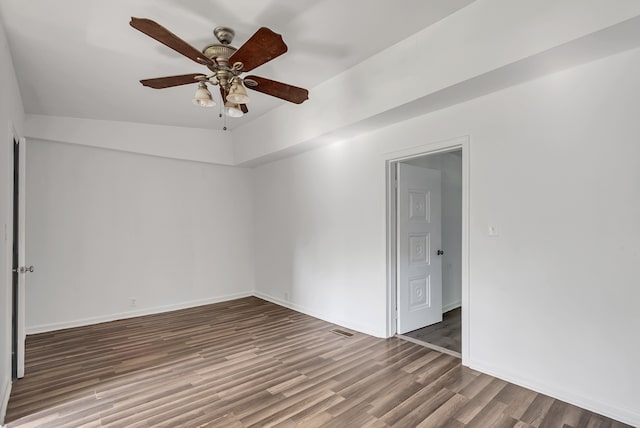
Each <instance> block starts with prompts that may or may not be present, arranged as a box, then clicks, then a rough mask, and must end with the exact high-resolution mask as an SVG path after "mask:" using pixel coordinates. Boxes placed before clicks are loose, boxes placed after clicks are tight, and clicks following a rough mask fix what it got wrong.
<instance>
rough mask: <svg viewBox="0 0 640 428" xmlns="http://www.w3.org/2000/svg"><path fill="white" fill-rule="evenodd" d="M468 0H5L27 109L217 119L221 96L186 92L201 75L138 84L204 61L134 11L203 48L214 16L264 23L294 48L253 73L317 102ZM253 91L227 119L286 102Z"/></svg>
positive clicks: (389, 73) (239, 28)
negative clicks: (345, 77)
mask: <svg viewBox="0 0 640 428" xmlns="http://www.w3.org/2000/svg"><path fill="white" fill-rule="evenodd" d="M472 1H473V0H404V1H402V2H401V3H398V2H390V1H383V0H349V1H339V0H296V1H293V0H271V1H265V0H237V1H233V2H231V1H225V2H223V1H220V0H190V1H177V0H110V1H105V0H100V1H96V0H59V1H55V2H52V1H49V0H29V1H24V0H2V2H0V14H1V17H2V20H3V26H4V28H5V31H6V33H7V38H8V40H9V45H10V50H11V53H12V57H13V61H14V66H15V69H16V74H17V76H18V81H19V85H20V91H21V94H22V97H23V102H24V106H25V110H26V113H28V114H38V115H49V116H62V117H75V118H87V119H100V120H113V121H127V122H140V123H151V124H165V125H175V126H184V127H195V128H208V129H222V127H223V126H224V125H225V121H224V120H223V119H221V118H219V112H220V109H219V107H215V108H212V109H203V108H200V107H197V106H194V105H193V104H192V103H191V99H192V98H193V94H194V91H195V85H186V86H179V87H174V88H168V89H162V90H156V89H150V88H145V87H143V86H142V85H141V84H140V83H139V80H140V79H145V78H153V77H161V76H169V75H175V74H186V73H201V72H202V73H206V72H207V69H206V68H205V67H204V66H200V65H198V64H196V63H194V62H191V61H190V60H188V59H187V58H185V57H183V56H181V55H179V54H178V53H176V52H174V51H173V50H171V49H169V48H167V47H165V46H163V45H161V44H160V43H158V42H156V41H154V40H152V39H151V38H149V37H147V36H145V35H144V34H142V33H140V32H138V31H136V30H135V29H133V28H131V27H130V26H129V20H130V17H131V16H136V17H144V18H150V19H152V20H154V21H156V22H158V23H160V24H161V25H163V26H165V27H166V28H168V29H169V30H171V31H172V32H173V33H175V34H176V35H178V36H180V37H181V38H183V39H184V40H185V41H187V42H188V43H190V44H191V45H193V46H194V47H197V48H198V49H201V48H203V47H204V46H205V45H207V44H209V43H212V42H214V41H215V39H214V37H213V34H212V30H213V28H215V27H217V26H228V27H231V28H233V29H234V30H235V31H236V37H235V39H234V42H233V45H235V46H236V47H238V46H240V45H242V44H243V43H244V42H245V41H246V40H247V39H248V38H249V37H250V36H251V35H252V34H253V33H254V32H255V31H256V30H257V29H258V28H259V27H261V26H266V27H269V28H271V29H272V30H274V31H275V32H277V33H280V34H282V35H283V37H284V40H285V42H286V44H287V45H288V48H289V51H288V52H287V53H286V54H284V55H283V56H281V57H279V58H276V59H274V60H273V61H271V62H269V63H268V64H265V65H263V66H261V67H259V68H257V69H256V70H255V71H254V72H253V73H252V74H257V75H260V76H264V77H267V78H270V79H273V80H277V81H281V82H286V83H289V84H292V85H296V86H301V87H304V88H307V89H309V90H310V95H309V98H310V100H309V101H307V102H306V103H313V99H314V90H313V88H314V87H315V86H317V85H319V84H320V83H322V82H324V81H326V80H328V79H330V78H332V77H334V76H336V75H338V74H339V73H341V72H343V71H345V70H347V69H349V68H351V67H353V66H354V65H356V64H358V63H360V62H362V61H363V60H364V59H366V58H368V57H370V56H372V55H374V54H376V53H378V52H380V51H381V50H384V49H386V48H388V47H390V46H392V45H394V44H395V43H397V42H399V41H401V40H403V39H405V38H406V37H408V36H410V35H412V34H414V33H416V32H418V31H420V30H422V29H424V28H426V27H428V26H430V25H433V24H434V23H437V22H438V21H440V20H441V19H443V18H445V17H447V16H448V15H450V14H452V13H455V12H456V11H457V10H459V9H461V8H463V7H464V6H466V5H468V4H469V3H471V2H472ZM371 72H372V73H377V74H380V81H381V82H383V81H384V80H385V79H386V78H389V77H394V74H396V73H398V70H396V69H395V68H394V67H393V64H390V65H389V68H388V69H386V70H371ZM371 90H372V91H373V90H375V88H371ZM212 92H213V93H214V96H217V95H218V94H216V93H215V91H212ZM249 95H250V97H251V101H250V104H249V105H248V107H249V110H250V111H249V114H247V115H245V116H244V117H242V118H237V119H231V118H229V119H226V125H227V126H228V127H229V128H230V129H233V128H235V127H238V126H241V125H242V124H245V123H247V122H250V121H252V120H254V119H256V118H257V117H259V116H261V115H263V114H265V113H266V112H268V111H269V110H272V109H274V108H277V107H278V106H280V105H282V104H284V103H286V102H285V101H281V100H279V99H277V98H273V97H270V96H267V95H263V94H261V93H258V92H254V91H250V92H249ZM219 104H220V103H218V105H219ZM300 108H305V107H304V104H303V105H302V106H300Z"/></svg>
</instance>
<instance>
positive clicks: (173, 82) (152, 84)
mask: <svg viewBox="0 0 640 428" xmlns="http://www.w3.org/2000/svg"><path fill="white" fill-rule="evenodd" d="M197 77H207V76H205V75H204V74H200V73H194V74H181V75H179V76H167V77H158V78H156V79H144V80H141V81H140V83H142V84H143V85H144V86H147V87H149V88H153V89H164V88H170V87H172V86H180V85H188V84H189V83H197V82H198V80H197Z"/></svg>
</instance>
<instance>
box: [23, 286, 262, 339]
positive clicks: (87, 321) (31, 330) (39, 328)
mask: <svg viewBox="0 0 640 428" xmlns="http://www.w3.org/2000/svg"><path fill="white" fill-rule="evenodd" d="M253 295H254V293H253V292H252V291H246V292H243V293H234V294H227V295H225V296H217V297H211V298H207V299H201V300H192V301H189V302H182V303H177V304H172V305H163V306H155V307H152V308H144V309H138V310H135V311H128V312H120V313H115V314H109V315H103V316H98V317H90V318H83V319H78V320H71V321H63V322H56V323H50V324H41V325H34V326H29V327H27V328H26V332H27V334H28V335H29V334H37V333H45V332H48V331H55V330H62V329H65V328H74V327H83V326H87V325H92V324H99V323H103V322H109V321H117V320H122V319H126V318H135V317H141V316H144V315H153V314H159V313H162V312H171V311H177V310H180V309H188V308H194V307H196V306H203V305H210V304H212V303H220V302H226V301H228V300H234V299H241V298H243V297H249V296H253Z"/></svg>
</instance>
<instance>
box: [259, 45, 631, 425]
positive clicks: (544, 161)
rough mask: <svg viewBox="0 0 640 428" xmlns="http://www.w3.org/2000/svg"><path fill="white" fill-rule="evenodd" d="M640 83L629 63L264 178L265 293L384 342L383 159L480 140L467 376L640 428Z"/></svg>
mask: <svg viewBox="0 0 640 428" xmlns="http://www.w3.org/2000/svg"><path fill="white" fill-rule="evenodd" d="M638 75H640V52H639V51H638V50H634V51H629V52H627V53H624V54H619V55H616V56H612V57H609V58H607V59H604V60H600V61H597V62H593V63H590V64H587V65H584V66H581V67H578V68H574V69H570V70H566V71H564V72H560V73H556V74H553V75H549V76H547V77H544V78H541V79H538V80H535V81H532V82H529V83H527V84H523V85H520V86H516V87H513V88H510V89H506V90H503V91H501V92H498V93H495V94H492V95H488V96H485V97H482V98H478V99H476V100H473V101H470V102H467V103H464V104H461V105H458V106H454V107H451V108H448V109H446V110H441V111H438V112H435V113H432V114H429V115H426V116H422V117H419V118H417V119H413V120H409V121H406V122H402V123H398V124H397V125H394V126H392V127H388V128H385V129H383V130H381V131H379V132H376V133H374V134H368V135H362V136H360V137H358V138H354V139H352V140H350V141H346V142H342V143H339V144H336V145H333V146H329V147H326V148H322V149H318V150H316V151H314V152H311V153H305V154H302V155H298V156H296V157H293V158H289V159H285V160H280V161H276V162H273V163H271V164H268V165H264V166H261V167H258V168H257V169H256V171H255V177H254V179H255V191H256V202H255V212H256V215H255V218H254V221H255V228H256V237H257V240H256V289H257V290H258V292H259V293H261V294H262V295H265V296H269V297H271V298H272V299H273V300H277V301H282V300H283V299H284V293H288V296H289V299H290V300H291V302H292V303H291V306H293V307H297V308H300V309H303V310H305V311H307V312H309V313H314V314H317V315H318V316H320V317H321V318H325V319H328V320H331V321H334V322H339V323H343V324H344V325H346V326H351V327H353V328H359V329H360V330H362V331H365V332H367V333H371V334H374V335H378V336H383V335H385V332H386V324H385V321H386V312H385V304H384V301H385V298H386V293H387V288H386V282H385V194H384V186H385V169H384V158H386V157H388V156H389V155H388V154H386V153H390V152H394V151H401V150H404V149H407V148H409V147H414V146H420V145H423V144H425V143H428V142H435V141H442V140H446V139H449V138H452V137H458V136H461V135H470V139H471V148H470V165H471V175H470V177H471V178H470V180H471V188H470V195H471V196H470V197H471V200H470V218H471V224H470V312H469V316H470V326H471V327H470V332H469V334H470V349H469V358H468V361H466V362H467V363H468V364H469V365H471V366H472V367H475V368H478V369H481V370H483V371H486V372H489V373H492V374H495V375H497V376H498V377H502V378H505V379H508V380H511V381H513V382H515V383H518V384H521V385H525V386H529V387H532V388H534V389H536V390H539V391H542V392H545V393H548V394H551V395H553V396H555V397H559V398H561V399H564V400H567V401H570V402H573V403H575V404H578V405H581V406H583V407H586V408H590V409H592V410H595V411H598V412H600V413H604V414H607V415H609V416H613V417H615V418H617V419H621V420H623V421H625V422H627V423H631V424H633V425H640V411H639V409H638V394H637V391H638V390H637V385H638V384H639V383H640V366H639V365H638V364H637V362H638V361H640V342H639V341H638V340H636V337H637V332H638V331H640V316H639V315H638V313H639V312H638V309H637V302H638V301H640V288H638V283H639V279H640V278H639V274H638V270H637V266H639V265H640V249H639V248H640V247H639V246H638V242H640V222H638V218H640V200H639V199H638V197H637V195H638V194H640V144H638V135H640V121H638V117H639V115H640V97H639V96H638V94H639V93H640V79H638V78H637V76H638ZM490 224H491V225H493V226H495V227H496V228H497V230H498V233H499V235H500V236H499V237H497V238H493V237H488V236H487V226H488V225H490Z"/></svg>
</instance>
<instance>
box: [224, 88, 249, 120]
mask: <svg viewBox="0 0 640 428" xmlns="http://www.w3.org/2000/svg"><path fill="white" fill-rule="evenodd" d="M220 97H221V98H222V104H224V103H226V102H227V93H226V91H225V90H224V88H223V87H222V86H220ZM240 110H242V112H243V113H244V114H247V113H249V109H248V108H247V105H246V104H240Z"/></svg>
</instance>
